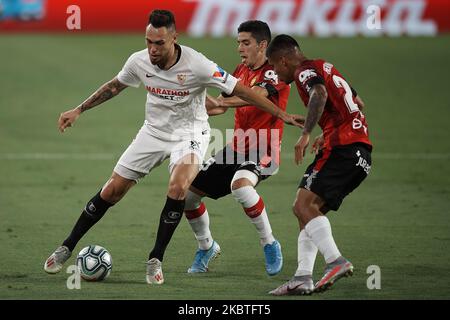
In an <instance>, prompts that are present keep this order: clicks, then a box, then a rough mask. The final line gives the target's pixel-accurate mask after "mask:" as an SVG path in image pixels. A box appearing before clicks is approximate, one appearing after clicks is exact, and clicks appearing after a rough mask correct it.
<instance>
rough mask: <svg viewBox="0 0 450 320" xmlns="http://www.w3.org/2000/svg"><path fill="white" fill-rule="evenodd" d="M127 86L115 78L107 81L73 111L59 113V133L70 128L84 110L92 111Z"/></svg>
mask: <svg viewBox="0 0 450 320" xmlns="http://www.w3.org/2000/svg"><path fill="white" fill-rule="evenodd" d="M127 87H128V86H127V85H125V84H123V83H120V82H119V80H117V78H114V79H112V80H111V81H108V82H107V83H105V84H104V85H103V86H101V87H100V88H99V89H98V90H97V91H95V92H94V93H93V94H92V95H91V96H90V97H89V98H87V99H86V100H85V101H84V102H83V103H82V104H80V105H79V106H78V107H76V108H75V109H72V110H69V111H66V112H64V113H61V115H60V116H59V120H58V127H59V131H61V132H64V131H65V130H66V128H67V127H71V126H72V124H73V123H74V122H75V121H76V120H77V119H78V117H79V116H80V114H81V113H83V112H84V111H86V110H89V109H92V108H93V107H95V106H98V105H99V104H101V103H103V102H105V101H107V100H109V99H111V98H112V97H115V96H117V95H118V94H119V93H120V92H121V91H122V90H124V89H125V88H127Z"/></svg>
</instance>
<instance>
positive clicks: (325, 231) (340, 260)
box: [294, 188, 353, 292]
mask: <svg viewBox="0 0 450 320" xmlns="http://www.w3.org/2000/svg"><path fill="white" fill-rule="evenodd" d="M324 206H325V202H324V201H323V200H322V199H321V198H320V197H319V196H318V195H316V194H315V193H314V192H311V191H309V190H307V189H304V188H300V189H299V190H298V192H297V198H296V201H295V203H294V213H295V214H296V216H297V217H298V219H299V221H300V222H301V224H302V225H304V226H305V231H306V234H307V235H308V236H309V238H310V239H311V240H312V242H313V243H314V244H315V245H316V246H317V248H318V249H319V251H320V253H321V254H322V255H323V256H324V258H325V262H326V263H327V266H326V267H325V272H324V276H323V277H322V279H321V280H320V281H319V282H317V283H316V285H315V289H314V291H317V292H320V291H324V290H326V289H328V288H329V287H331V286H332V285H333V284H334V282H336V281H337V280H339V279H340V278H342V277H344V276H349V275H352V274H353V265H352V264H351V263H350V262H349V261H348V260H347V259H345V258H344V257H342V255H341V253H340V252H339V249H338V248H337V246H336V243H335V242H334V239H333V235H332V232H331V225H330V222H329V220H328V219H327V218H326V217H325V216H324V215H323V214H322V212H321V208H323V207H324Z"/></svg>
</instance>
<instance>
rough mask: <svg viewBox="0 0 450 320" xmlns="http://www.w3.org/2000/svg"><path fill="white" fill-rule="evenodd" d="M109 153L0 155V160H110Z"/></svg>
mask: <svg viewBox="0 0 450 320" xmlns="http://www.w3.org/2000/svg"><path fill="white" fill-rule="evenodd" d="M112 159H115V155H113V154H111V153H0V160H112Z"/></svg>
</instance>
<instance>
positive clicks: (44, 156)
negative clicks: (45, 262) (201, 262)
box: [0, 152, 450, 161]
mask: <svg viewBox="0 0 450 320" xmlns="http://www.w3.org/2000/svg"><path fill="white" fill-rule="evenodd" d="M119 156H120V154H117V155H115V154H112V153H43V152H42V153H41V152H39V153H0V160H5V161H6V160H115V159H118V158H119ZM281 157H282V158H283V159H294V153H292V152H287V153H283V152H282V153H281ZM372 158H373V159H378V160H450V153H389V152H374V153H373V154H372Z"/></svg>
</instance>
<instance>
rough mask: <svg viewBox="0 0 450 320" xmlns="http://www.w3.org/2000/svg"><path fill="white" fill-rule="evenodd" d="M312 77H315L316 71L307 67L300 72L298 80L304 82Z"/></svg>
mask: <svg viewBox="0 0 450 320" xmlns="http://www.w3.org/2000/svg"><path fill="white" fill-rule="evenodd" d="M314 77H317V73H316V71H315V70H314V69H308V70H305V71H302V72H300V74H299V76H298V80H300V82H301V83H302V84H304V83H305V82H306V81H308V80H309V79H311V78H314Z"/></svg>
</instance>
